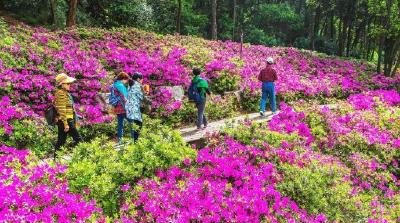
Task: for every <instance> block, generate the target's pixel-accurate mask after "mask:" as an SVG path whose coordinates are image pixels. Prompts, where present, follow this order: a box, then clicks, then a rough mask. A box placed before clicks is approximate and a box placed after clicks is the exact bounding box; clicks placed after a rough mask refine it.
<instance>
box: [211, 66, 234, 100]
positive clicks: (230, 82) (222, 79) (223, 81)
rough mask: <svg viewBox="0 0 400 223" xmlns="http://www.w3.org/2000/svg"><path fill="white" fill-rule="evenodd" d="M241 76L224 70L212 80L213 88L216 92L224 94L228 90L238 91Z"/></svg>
mask: <svg viewBox="0 0 400 223" xmlns="http://www.w3.org/2000/svg"><path fill="white" fill-rule="evenodd" d="M239 81H240V76H239V75H237V74H235V73H233V72H229V71H228V70H224V71H222V72H221V73H220V75H219V76H218V77H217V78H214V79H212V81H211V90H212V92H213V93H215V94H223V93H225V92H228V91H236V90H238V89H239Z"/></svg>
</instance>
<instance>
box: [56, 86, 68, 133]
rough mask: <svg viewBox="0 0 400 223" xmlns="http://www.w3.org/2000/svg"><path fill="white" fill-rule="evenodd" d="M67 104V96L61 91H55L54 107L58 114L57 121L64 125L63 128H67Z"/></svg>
mask: <svg viewBox="0 0 400 223" xmlns="http://www.w3.org/2000/svg"><path fill="white" fill-rule="evenodd" d="M67 103H69V98H68V95H67V94H66V93H65V92H63V91H60V90H58V91H56V99H55V101H54V105H55V107H56V110H57V113H58V120H61V121H62V122H63V123H64V126H68V120H67Z"/></svg>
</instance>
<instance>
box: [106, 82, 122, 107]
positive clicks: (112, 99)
mask: <svg viewBox="0 0 400 223" xmlns="http://www.w3.org/2000/svg"><path fill="white" fill-rule="evenodd" d="M120 101H122V100H121V96H119V95H118V89H116V88H115V86H114V85H112V86H111V87H110V95H109V96H108V104H110V105H112V106H114V107H116V106H117V105H118V103H119V102H120Z"/></svg>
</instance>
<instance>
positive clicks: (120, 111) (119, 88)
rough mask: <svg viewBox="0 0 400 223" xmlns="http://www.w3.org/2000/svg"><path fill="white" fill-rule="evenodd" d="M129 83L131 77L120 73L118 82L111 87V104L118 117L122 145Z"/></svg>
mask: <svg viewBox="0 0 400 223" xmlns="http://www.w3.org/2000/svg"><path fill="white" fill-rule="evenodd" d="M128 81H129V75H128V74H127V73H125V72H119V73H118V75H117V78H116V80H115V81H114V83H113V85H112V86H111V87H110V97H109V104H110V105H112V106H113V110H114V114H116V115H117V123H118V124H117V136H118V144H121V143H122V136H123V134H124V120H125V119H126V110H125V104H126V98H127V97H128V90H127V87H126V85H127V84H128ZM128 121H129V120H128Z"/></svg>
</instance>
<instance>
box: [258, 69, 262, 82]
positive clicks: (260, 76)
mask: <svg viewBox="0 0 400 223" xmlns="http://www.w3.org/2000/svg"><path fill="white" fill-rule="evenodd" d="M262 73H263V70H261V71H260V73H259V74H258V80H259V81H262Z"/></svg>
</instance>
